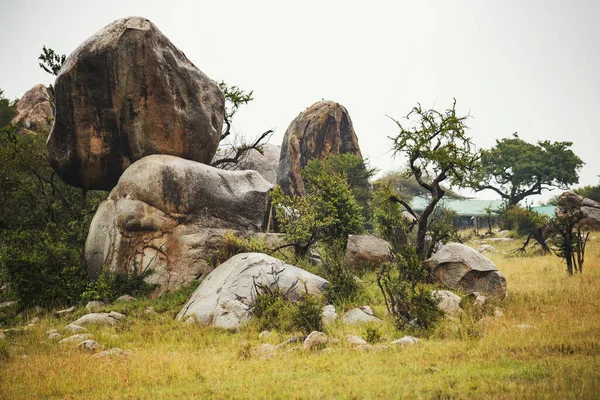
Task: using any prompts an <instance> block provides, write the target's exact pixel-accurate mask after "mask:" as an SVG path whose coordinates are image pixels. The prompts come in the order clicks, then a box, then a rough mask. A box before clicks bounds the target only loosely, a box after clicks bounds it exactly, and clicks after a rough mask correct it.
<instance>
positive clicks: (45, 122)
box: [11, 84, 54, 134]
mask: <svg viewBox="0 0 600 400" xmlns="http://www.w3.org/2000/svg"><path fill="white" fill-rule="evenodd" d="M15 109H16V111H17V115H16V116H15V117H14V118H13V120H12V121H11V122H12V123H13V124H15V125H17V126H18V127H19V128H24V129H27V130H30V131H33V132H45V133H46V134H47V133H48V132H50V129H51V128H52V122H53V121H54V112H53V111H52V105H51V104H50V92H49V91H48V88H47V87H46V86H44V85H41V84H40V85H35V86H34V87H33V88H31V89H29V90H28V91H27V92H25V94H24V95H23V97H21V100H19V101H18V102H17V106H16V107H15Z"/></svg>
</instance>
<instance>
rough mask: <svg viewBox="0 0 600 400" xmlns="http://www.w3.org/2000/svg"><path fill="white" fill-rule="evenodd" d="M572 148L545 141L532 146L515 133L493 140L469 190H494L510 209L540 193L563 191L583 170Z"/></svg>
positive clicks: (484, 153)
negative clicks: (553, 190) (555, 189)
mask: <svg viewBox="0 0 600 400" xmlns="http://www.w3.org/2000/svg"><path fill="white" fill-rule="evenodd" d="M572 144H573V143H571V142H553V143H551V142H550V141H547V140H544V141H541V142H538V143H537V145H535V144H531V143H527V142H526V141H524V140H523V139H521V138H519V136H518V135H517V134H516V133H515V134H514V135H513V136H512V137H510V138H504V139H501V140H496V145H495V146H494V147H492V148H491V149H490V150H487V151H484V152H483V154H482V157H481V165H480V168H478V170H477V171H478V173H477V174H474V175H473V178H474V179H473V181H472V187H473V189H475V190H476V191H481V190H485V189H491V190H493V191H494V192H496V193H498V194H499V195H500V196H501V197H502V198H503V199H505V200H506V202H507V203H508V205H509V206H512V205H517V204H518V203H519V202H520V201H521V200H523V199H524V198H525V197H527V196H531V195H536V194H541V193H542V191H543V190H550V189H552V188H559V189H563V190H566V189H568V188H569V185H573V184H576V183H577V182H579V175H578V172H579V170H580V169H581V167H582V166H583V161H581V159H580V158H579V157H577V155H575V153H573V151H572V150H571V149H570V147H571V145H572Z"/></svg>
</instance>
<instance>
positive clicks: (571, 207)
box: [550, 201, 590, 275]
mask: <svg viewBox="0 0 600 400" xmlns="http://www.w3.org/2000/svg"><path fill="white" fill-rule="evenodd" d="M585 218H586V215H585V213H584V212H583V211H581V203H580V202H579V201H577V202H575V201H574V202H571V203H568V204H561V209H560V213H559V215H557V217H556V218H555V219H554V221H553V223H552V227H551V229H550V231H551V232H552V233H553V234H555V235H556V236H555V237H554V239H555V240H554V241H553V243H554V245H555V246H556V247H555V249H554V253H555V254H556V255H557V256H559V257H560V258H562V259H563V260H565V263H566V264H567V273H568V274H569V275H573V273H574V272H575V273H577V272H579V273H582V272H583V263H584V261H585V248H586V246H587V243H588V239H589V237H590V232H589V231H587V230H586V229H585V228H584V225H583V223H582V222H583V220H584V219H585Z"/></svg>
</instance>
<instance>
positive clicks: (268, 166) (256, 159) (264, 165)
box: [213, 143, 281, 185]
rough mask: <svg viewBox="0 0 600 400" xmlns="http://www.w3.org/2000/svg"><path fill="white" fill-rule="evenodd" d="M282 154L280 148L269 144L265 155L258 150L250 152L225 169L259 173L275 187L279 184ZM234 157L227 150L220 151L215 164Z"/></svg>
mask: <svg viewBox="0 0 600 400" xmlns="http://www.w3.org/2000/svg"><path fill="white" fill-rule="evenodd" d="M280 154H281V147H280V146H277V145H274V144H271V143H267V144H265V145H264V146H263V154H261V153H260V152H259V151H258V150H254V149H252V150H248V151H247V152H245V153H244V154H243V155H242V157H241V158H240V159H239V161H238V162H237V164H233V163H232V164H226V165H225V166H224V169H226V170H229V171H245V170H252V171H257V172H258V173H259V174H260V175H261V176H262V177H263V178H265V179H266V180H267V182H269V183H271V184H273V185H275V184H276V183H277V168H278V167H279V155H280ZM233 155H235V154H233ZM233 155H231V154H230V152H229V151H228V150H227V149H219V151H217V154H216V155H215V159H214V160H213V162H214V161H216V160H220V159H223V158H226V157H233Z"/></svg>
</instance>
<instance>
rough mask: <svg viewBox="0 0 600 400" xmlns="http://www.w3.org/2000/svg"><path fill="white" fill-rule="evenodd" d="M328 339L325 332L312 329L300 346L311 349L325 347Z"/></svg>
mask: <svg viewBox="0 0 600 400" xmlns="http://www.w3.org/2000/svg"><path fill="white" fill-rule="evenodd" d="M328 339H329V337H328V336H327V335H326V334H325V333H323V332H319V331H312V332H311V333H310V335H308V336H307V337H306V339H304V344H303V345H302V347H303V348H304V349H305V350H313V349H317V348H321V347H325V345H326V344H327V340H328Z"/></svg>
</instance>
